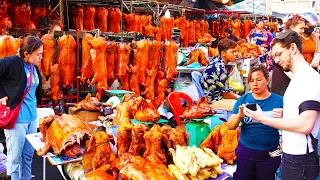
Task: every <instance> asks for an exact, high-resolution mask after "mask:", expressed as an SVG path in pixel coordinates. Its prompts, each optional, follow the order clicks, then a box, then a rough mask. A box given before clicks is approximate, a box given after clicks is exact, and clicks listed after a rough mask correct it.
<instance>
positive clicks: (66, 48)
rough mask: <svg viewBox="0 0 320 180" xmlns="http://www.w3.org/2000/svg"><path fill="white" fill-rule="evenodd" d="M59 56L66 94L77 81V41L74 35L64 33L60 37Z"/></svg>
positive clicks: (58, 61) (58, 60) (58, 62)
mask: <svg viewBox="0 0 320 180" xmlns="http://www.w3.org/2000/svg"><path fill="white" fill-rule="evenodd" d="M58 49H59V50H58V57H57V64H59V67H60V72H61V74H63V76H61V83H62V87H63V88H64V89H65V90H66V92H67V93H66V94H68V92H69V91H70V89H71V88H73V86H74V84H73V82H74V81H75V68H76V41H75V39H74V38H73V36H72V35H70V34H69V35H63V36H62V37H59V39H58Z"/></svg>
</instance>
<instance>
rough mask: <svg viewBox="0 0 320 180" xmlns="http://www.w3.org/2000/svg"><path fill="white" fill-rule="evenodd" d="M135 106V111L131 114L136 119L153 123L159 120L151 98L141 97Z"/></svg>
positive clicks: (158, 114)
mask: <svg viewBox="0 0 320 180" xmlns="http://www.w3.org/2000/svg"><path fill="white" fill-rule="evenodd" d="M136 106H137V107H138V108H137V109H135V110H134V111H135V113H133V116H134V118H135V119H136V120H139V121H142V122H153V123H156V122H158V121H159V119H160V113H159V111H158V109H157V107H156V106H155V105H154V104H153V102H152V101H151V100H149V99H147V100H146V99H142V100H141V101H140V102H139V103H138V104H137V105H136ZM133 108H134V107H132V106H131V110H132V109H133Z"/></svg>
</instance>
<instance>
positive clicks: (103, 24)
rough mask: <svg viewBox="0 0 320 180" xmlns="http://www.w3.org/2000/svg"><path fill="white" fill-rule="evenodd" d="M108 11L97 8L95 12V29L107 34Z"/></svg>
mask: <svg viewBox="0 0 320 180" xmlns="http://www.w3.org/2000/svg"><path fill="white" fill-rule="evenodd" d="M107 20H108V9H106V8H104V7H99V8H98V9H97V11H96V27H97V28H98V29H100V31H101V32H107Z"/></svg>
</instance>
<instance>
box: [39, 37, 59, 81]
mask: <svg viewBox="0 0 320 180" xmlns="http://www.w3.org/2000/svg"><path fill="white" fill-rule="evenodd" d="M41 42H42V44H43V54H42V60H41V70H42V72H43V74H44V76H45V77H46V78H47V79H48V78H49V75H50V66H51V65H52V64H53V63H54V62H53V61H54V55H55V48H56V40H55V39H54V37H53V35H51V34H45V35H43V36H42V37H41Z"/></svg>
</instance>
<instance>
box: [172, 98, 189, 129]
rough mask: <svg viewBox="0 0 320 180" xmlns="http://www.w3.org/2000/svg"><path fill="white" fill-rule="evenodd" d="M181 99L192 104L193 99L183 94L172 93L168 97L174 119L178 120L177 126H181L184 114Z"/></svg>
mask: <svg viewBox="0 0 320 180" xmlns="http://www.w3.org/2000/svg"><path fill="white" fill-rule="evenodd" d="M181 99H184V100H185V101H186V102H188V103H189V102H192V99H191V97H189V96H188V95H187V94H185V93H183V92H172V93H170V94H169V95H168V97H167V101H168V103H169V105H170V107H171V110H172V113H173V115H174V118H175V119H176V122H177V125H178V126H179V125H181V121H180V116H181V115H182V113H183V108H182V105H181Z"/></svg>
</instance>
